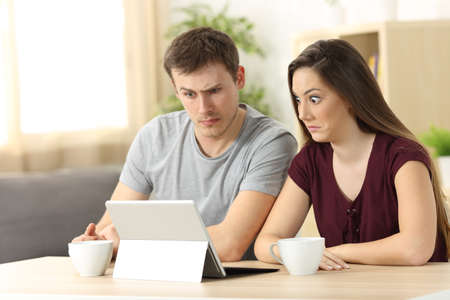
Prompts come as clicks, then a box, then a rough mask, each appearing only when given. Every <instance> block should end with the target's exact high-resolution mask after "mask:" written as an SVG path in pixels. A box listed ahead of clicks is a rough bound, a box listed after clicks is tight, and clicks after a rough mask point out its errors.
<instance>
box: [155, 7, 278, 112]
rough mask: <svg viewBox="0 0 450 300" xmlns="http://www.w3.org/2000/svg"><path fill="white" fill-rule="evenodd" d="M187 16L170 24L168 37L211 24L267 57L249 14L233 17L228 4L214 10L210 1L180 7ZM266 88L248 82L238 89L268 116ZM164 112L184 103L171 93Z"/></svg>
mask: <svg viewBox="0 0 450 300" xmlns="http://www.w3.org/2000/svg"><path fill="white" fill-rule="evenodd" d="M177 11H178V12H180V13H182V14H183V15H184V18H183V20H182V21H180V22H178V23H175V24H173V25H171V26H170V27H169V29H168V31H167V34H166V37H167V38H170V39H172V38H174V37H175V36H177V35H178V34H180V33H182V32H184V31H187V30H189V29H192V28H196V27H201V26H208V27H211V28H214V29H217V30H220V31H223V32H225V33H226V34H228V35H229V36H230V37H231V38H232V39H233V41H234V42H235V43H236V46H237V47H238V48H239V49H241V50H242V51H244V52H245V53H247V54H250V55H258V56H260V57H264V51H263V50H262V48H261V47H260V46H259V45H258V43H257V42H256V40H255V37H254V35H253V27H254V25H253V23H252V22H250V21H249V20H248V19H247V18H246V17H231V16H229V15H228V4H225V6H224V7H223V8H222V9H221V10H220V11H219V12H218V13H215V12H214V11H213V10H212V9H211V7H210V6H209V5H207V4H193V5H191V6H189V7H183V8H178V9H177ZM264 94H265V90H264V88H263V87H261V86H258V85H256V84H248V83H247V84H246V87H245V88H244V89H242V90H240V91H239V99H240V101H241V102H243V103H246V104H248V105H250V106H251V107H253V108H255V109H257V110H258V111H260V112H261V113H263V114H265V115H269V116H270V115H271V111H270V107H269V105H267V104H266V103H264V102H263V98H264ZM160 109H161V111H162V113H168V112H172V111H176V110H182V109H183V105H182V104H181V102H180V101H179V100H178V98H177V97H176V96H175V95H170V96H169V97H168V98H167V99H166V100H165V101H164V102H163V103H161V105H160Z"/></svg>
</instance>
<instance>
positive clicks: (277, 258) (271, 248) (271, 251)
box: [269, 243, 284, 265]
mask: <svg viewBox="0 0 450 300" xmlns="http://www.w3.org/2000/svg"><path fill="white" fill-rule="evenodd" d="M275 246H278V243H272V244H271V245H270V248H269V252H270V255H272V257H273V258H274V259H275V260H276V261H277V262H279V263H280V264H282V265H284V263H283V261H282V260H281V258H279V257H278V256H276V255H275V253H274V252H273V247H275Z"/></svg>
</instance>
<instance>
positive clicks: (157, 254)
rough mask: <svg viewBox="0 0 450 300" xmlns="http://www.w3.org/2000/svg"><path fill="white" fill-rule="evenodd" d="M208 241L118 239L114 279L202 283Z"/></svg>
mask: <svg viewBox="0 0 450 300" xmlns="http://www.w3.org/2000/svg"><path fill="white" fill-rule="evenodd" d="M207 247H208V242H207V241H174V240H169V241H161V240H121V241H120V247H119V251H118V253H117V259H116V263H115V266H114V272H113V278H121V279H147V280H167V281H188V282H201V280H202V273H203V265H204V262H205V255H206V249H207Z"/></svg>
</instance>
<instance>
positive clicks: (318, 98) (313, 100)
mask: <svg viewBox="0 0 450 300" xmlns="http://www.w3.org/2000/svg"><path fill="white" fill-rule="evenodd" d="M310 99H311V102H312V103H314V104H317V103H319V102H320V100H321V99H320V97H317V96H311V98H310Z"/></svg>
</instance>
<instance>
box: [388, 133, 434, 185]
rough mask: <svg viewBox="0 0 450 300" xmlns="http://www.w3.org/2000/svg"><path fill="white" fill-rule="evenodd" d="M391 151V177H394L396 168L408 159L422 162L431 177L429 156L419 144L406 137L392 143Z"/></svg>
mask: <svg viewBox="0 0 450 300" xmlns="http://www.w3.org/2000/svg"><path fill="white" fill-rule="evenodd" d="M391 153H392V156H391V157H392V161H391V170H392V178H395V175H396V174H397V172H398V170H399V169H400V168H401V167H402V166H403V165H404V164H405V163H406V162H408V161H420V162H422V163H423V164H424V165H425V166H426V167H427V169H428V171H429V172H430V177H431V171H430V170H431V169H430V165H431V162H430V157H429V155H428V153H427V152H426V150H425V149H424V148H423V147H422V146H421V145H420V144H418V143H416V142H413V141H410V140H406V139H399V140H397V141H396V142H395V143H394V144H393V146H392V149H391Z"/></svg>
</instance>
